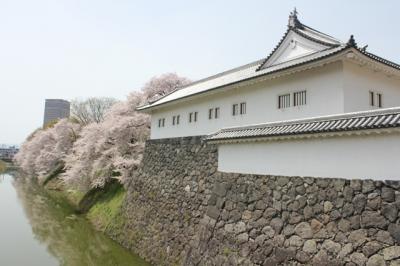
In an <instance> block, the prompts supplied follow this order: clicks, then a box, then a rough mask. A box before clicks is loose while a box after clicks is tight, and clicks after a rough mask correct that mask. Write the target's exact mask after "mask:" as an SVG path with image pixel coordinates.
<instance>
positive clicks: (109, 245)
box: [0, 175, 148, 266]
mask: <svg viewBox="0 0 400 266" xmlns="http://www.w3.org/2000/svg"><path fill="white" fill-rule="evenodd" d="M0 213H1V216H0V236H1V237H0V265H9V266H22V265H40V266H53V265H68V266H69V265H71V266H88V265H106V266H107V265H113V266H118V265H130V266H141V265H148V264H147V263H146V262H145V261H143V260H142V259H140V258H139V257H137V256H135V255H133V254H132V253H130V252H129V251H127V250H126V249H124V248H123V247H121V246H120V245H118V244H117V243H116V242H114V241H113V240H111V239H110V238H108V237H107V236H105V235H104V234H102V233H100V232H97V231H95V230H94V229H93V227H92V225H91V224H89V222H88V221H87V220H86V219H85V218H84V217H82V216H78V215H76V214H75V211H74V209H73V208H72V207H71V206H69V205H68V204H67V203H66V202H65V201H64V200H62V199H58V198H54V197H52V196H50V195H49V194H48V192H47V191H45V190H44V189H43V188H42V187H39V186H37V185H36V184H35V183H32V182H28V181H26V180H25V179H22V178H14V177H13V176H11V175H0Z"/></svg>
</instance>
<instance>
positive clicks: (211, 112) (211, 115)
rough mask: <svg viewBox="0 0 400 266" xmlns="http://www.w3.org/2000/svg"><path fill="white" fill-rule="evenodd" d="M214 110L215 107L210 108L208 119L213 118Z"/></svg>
mask: <svg viewBox="0 0 400 266" xmlns="http://www.w3.org/2000/svg"><path fill="white" fill-rule="evenodd" d="M213 112H214V109H213V108H211V109H208V119H212V118H213Z"/></svg>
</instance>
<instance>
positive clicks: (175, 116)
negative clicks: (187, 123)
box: [172, 115, 179, 126]
mask: <svg viewBox="0 0 400 266" xmlns="http://www.w3.org/2000/svg"><path fill="white" fill-rule="evenodd" d="M172 125H173V126H174V125H179V115H174V116H173V117H172Z"/></svg>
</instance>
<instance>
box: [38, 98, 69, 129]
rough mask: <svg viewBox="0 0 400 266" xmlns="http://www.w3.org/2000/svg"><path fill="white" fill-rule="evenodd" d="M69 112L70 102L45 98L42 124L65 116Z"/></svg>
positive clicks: (67, 115)
mask: <svg viewBox="0 0 400 266" xmlns="http://www.w3.org/2000/svg"><path fill="white" fill-rule="evenodd" d="M69 114H70V103H69V102H68V101H66V100H62V99H46V103H45V107H44V119H43V126H45V125H47V123H49V122H51V121H53V120H56V119H61V118H67V117H69Z"/></svg>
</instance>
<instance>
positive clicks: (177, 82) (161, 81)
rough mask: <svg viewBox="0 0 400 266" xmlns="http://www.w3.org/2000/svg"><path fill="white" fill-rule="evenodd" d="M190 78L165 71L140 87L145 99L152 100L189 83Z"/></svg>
mask: <svg viewBox="0 0 400 266" xmlns="http://www.w3.org/2000/svg"><path fill="white" fill-rule="evenodd" d="M189 83H190V80H189V79H187V78H184V77H180V76H178V75H177V74H176V73H165V74H162V75H160V76H156V77H153V78H151V79H150V80H149V81H148V82H147V83H146V84H145V85H144V86H143V88H142V92H143V93H144V96H145V100H146V101H148V102H154V101H156V100H158V99H159V98H160V97H163V96H165V95H167V94H169V93H171V92H173V91H175V90H177V89H180V88H182V87H184V86H185V85H187V84H189Z"/></svg>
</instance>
